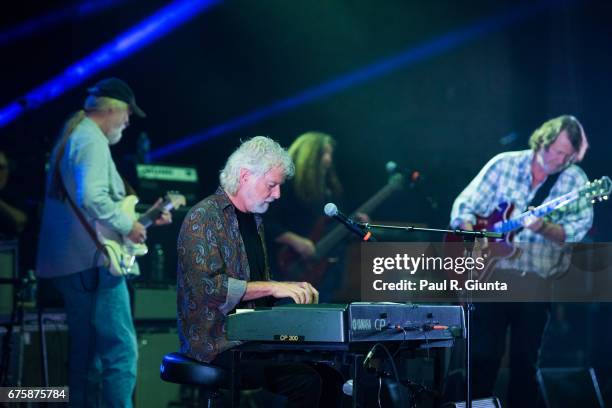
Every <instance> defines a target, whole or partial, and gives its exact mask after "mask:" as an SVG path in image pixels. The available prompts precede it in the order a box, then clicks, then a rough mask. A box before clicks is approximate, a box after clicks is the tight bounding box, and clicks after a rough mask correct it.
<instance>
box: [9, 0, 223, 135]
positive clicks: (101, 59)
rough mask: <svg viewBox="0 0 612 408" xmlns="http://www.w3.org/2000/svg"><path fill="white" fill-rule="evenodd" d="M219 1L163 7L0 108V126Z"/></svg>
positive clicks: (190, 0)
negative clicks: (53, 76) (16, 99)
mask: <svg viewBox="0 0 612 408" xmlns="http://www.w3.org/2000/svg"><path fill="white" fill-rule="evenodd" d="M219 2H220V0H177V1H175V2H173V3H171V4H169V5H167V6H165V7H164V8H162V9H160V10H159V11H158V12H156V13H155V14H154V15H152V16H150V17H148V18H147V19H145V20H144V21H142V22H140V23H139V24H138V25H136V26H135V27H133V28H132V29H130V30H129V31H127V32H125V33H123V34H121V35H120V36H118V37H117V38H116V39H115V40H114V41H113V42H111V43H109V44H107V45H105V46H103V47H102V48H100V49H99V50H98V51H96V52H94V53H93V54H91V55H89V56H87V57H86V58H84V59H83V60H81V61H79V62H77V63H75V64H74V65H72V66H70V67H68V68H67V69H66V70H65V71H64V72H63V73H62V74H60V75H58V76H57V77H55V78H53V79H51V80H49V81H48V82H46V83H44V84H43V85H41V86H39V87H38V88H36V89H34V90H32V91H31V92H29V93H28V94H27V95H25V96H24V97H23V98H20V99H19V100H18V101H15V102H13V103H11V104H9V105H7V106H5V107H3V108H2V109H0V127H3V126H6V125H7V124H9V123H11V122H12V121H14V120H15V119H17V118H18V117H19V116H21V115H22V114H23V113H24V112H25V111H27V110H31V109H35V108H37V107H39V106H40V105H42V104H44V103H47V102H49V101H51V100H53V99H55V98H57V97H58V96H60V95H62V94H64V93H65V92H67V91H69V90H71V89H72V88H75V87H76V86H78V85H80V84H81V83H82V82H83V81H85V80H87V79H88V78H90V77H91V76H93V75H95V74H97V73H98V72H100V71H102V70H103V69H105V68H107V67H109V66H111V65H113V64H115V63H117V62H119V61H121V60H123V59H124V58H126V57H128V56H130V55H131V54H133V53H134V52H136V51H138V50H139V49H140V48H142V47H144V46H145V45H147V44H149V43H151V42H153V41H155V40H157V39H158V38H160V37H162V36H163V35H165V34H167V33H168V32H169V31H171V30H173V29H174V28H176V27H177V26H179V25H181V24H184V23H185V22H187V21H188V20H190V19H192V18H193V17H195V16H196V15H198V14H199V13H201V12H203V11H204V10H206V9H208V8H209V7H211V6H213V5H215V4H217V3H219Z"/></svg>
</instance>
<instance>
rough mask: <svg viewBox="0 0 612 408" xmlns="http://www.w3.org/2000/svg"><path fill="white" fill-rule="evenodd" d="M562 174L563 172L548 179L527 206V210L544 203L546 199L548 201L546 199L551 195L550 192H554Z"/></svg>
mask: <svg viewBox="0 0 612 408" xmlns="http://www.w3.org/2000/svg"><path fill="white" fill-rule="evenodd" d="M561 173H563V171H560V172H558V173H555V174H553V175H552V176H548V177H547V178H546V180H545V181H544V183H543V184H542V185H541V186H540V188H539V189H538V192H537V193H536V194H535V195H534V196H533V198H532V199H531V201H530V202H529V204H527V208H529V207H530V206H533V207H536V206H538V205H540V204H543V203H544V199H546V197H547V196H548V194H549V193H550V190H552V188H553V186H554V185H555V183H556V182H557V179H558V178H559V176H560V175H561Z"/></svg>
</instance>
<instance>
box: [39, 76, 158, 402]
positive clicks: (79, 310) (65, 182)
mask: <svg viewBox="0 0 612 408" xmlns="http://www.w3.org/2000/svg"><path fill="white" fill-rule="evenodd" d="M88 93H89V95H88V96H87V98H86V99H85V103H84V107H83V109H82V110H80V111H78V112H76V113H75V114H74V115H72V116H71V117H70V118H69V119H68V121H67V122H66V124H65V126H64V129H63V131H62V133H61V135H60V138H59V140H58V142H57V144H56V146H55V148H54V150H53V153H52V155H51V160H50V167H49V173H48V179H47V190H46V196H45V205H44V210H43V218H42V226H41V233H40V242H39V246H38V260H37V261H38V262H37V275H38V276H39V278H47V279H50V281H51V282H52V284H53V286H55V287H56V288H57V289H58V290H59V292H60V293H61V295H62V297H63V299H64V304H65V309H66V315H67V319H68V326H69V329H70V382H69V386H70V404H71V406H77V407H80V406H87V407H90V406H98V405H99V404H100V403H101V404H102V406H105V407H131V406H132V403H131V400H132V392H133V390H134V385H135V381H136V360H137V348H136V335H135V330H134V324H133V322H132V317H131V313H130V303H129V297H128V289H127V285H126V281H125V278H124V277H122V276H121V277H119V276H113V275H111V274H110V273H109V271H108V268H107V267H106V266H105V257H104V256H103V255H102V254H101V253H100V251H99V250H98V247H99V246H98V245H97V244H96V242H95V241H94V237H93V236H92V234H91V231H90V232H88V228H87V227H86V225H87V224H88V225H90V226H92V227H93V226H94V224H95V222H100V223H102V224H103V225H104V226H106V227H107V228H110V229H112V230H114V231H116V232H118V233H119V234H121V235H123V236H126V237H127V238H128V239H130V240H131V241H133V242H136V243H142V242H144V241H145V239H146V229H145V227H144V226H143V225H142V224H140V223H139V222H138V221H135V220H133V219H132V218H131V217H130V216H128V215H127V214H125V213H124V212H122V210H121V209H120V207H119V202H120V201H121V200H122V199H123V198H124V197H125V195H126V191H125V185H124V182H123V180H122V178H121V176H120V175H119V173H118V172H117V169H116V168H115V163H114V162H113V159H112V157H111V152H110V146H111V145H114V144H116V143H118V142H119V141H120V140H121V137H122V133H123V130H124V129H125V128H126V127H127V125H128V123H129V117H130V114H132V113H133V114H135V115H137V116H139V117H144V116H145V114H144V112H143V111H142V110H141V109H140V108H139V107H138V105H136V101H135V98H134V93H133V92H132V90H131V89H130V87H129V86H128V85H127V84H126V83H125V82H123V81H121V80H120V79H117V78H109V79H105V80H103V81H100V82H98V83H97V84H96V85H94V86H93V87H91V88H89V89H88ZM169 222H170V216H169V214H168V213H164V214H163V215H162V217H160V219H158V220H157V221H156V224H157V225H161V224H167V223H169ZM136 268H137V266H136ZM98 378H99V379H100V382H101V395H100V393H99V392H100V384H99V383H98V381H97V379H98ZM100 398H101V401H100Z"/></svg>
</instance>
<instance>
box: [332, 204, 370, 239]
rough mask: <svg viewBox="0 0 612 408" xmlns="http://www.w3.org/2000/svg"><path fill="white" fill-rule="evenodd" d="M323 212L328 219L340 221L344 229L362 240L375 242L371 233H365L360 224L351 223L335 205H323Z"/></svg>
mask: <svg viewBox="0 0 612 408" xmlns="http://www.w3.org/2000/svg"><path fill="white" fill-rule="evenodd" d="M323 211H324V212H325V215H327V216H328V217H332V218H335V219H336V220H337V221H340V222H341V223H342V224H344V226H345V227H346V228H348V229H349V230H351V231H352V232H354V233H355V234H357V235H358V236H359V238H361V239H362V240H364V241H376V240H375V239H374V237H373V236H372V233H370V231H367V230H366V228H365V227H364V226H363V225H362V224H361V223H358V222H355V221H353V220H352V219H350V218H349V217H347V216H346V215H344V214H342V213H341V212H340V211H338V206H336V204H334V203H327V204H325V207H324V208H323Z"/></svg>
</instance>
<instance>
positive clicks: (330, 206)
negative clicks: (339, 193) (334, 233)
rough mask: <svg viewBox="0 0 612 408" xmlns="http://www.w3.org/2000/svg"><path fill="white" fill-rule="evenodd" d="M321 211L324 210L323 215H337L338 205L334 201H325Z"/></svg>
mask: <svg viewBox="0 0 612 408" xmlns="http://www.w3.org/2000/svg"><path fill="white" fill-rule="evenodd" d="M323 212H325V215H327V216H328V217H333V216H334V215H338V207H337V206H336V204H334V203H327V204H325V207H324V208H323Z"/></svg>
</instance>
